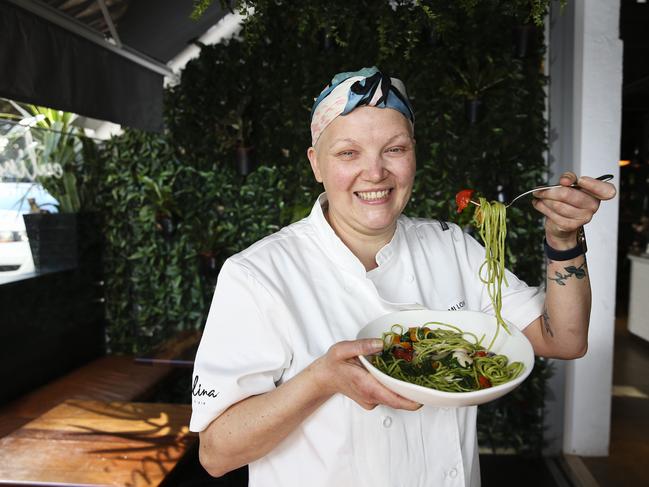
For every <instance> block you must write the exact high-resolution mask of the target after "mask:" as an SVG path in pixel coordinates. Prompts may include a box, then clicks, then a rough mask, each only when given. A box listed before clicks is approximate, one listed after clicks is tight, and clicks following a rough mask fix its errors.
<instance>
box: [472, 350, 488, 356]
mask: <svg viewBox="0 0 649 487" xmlns="http://www.w3.org/2000/svg"><path fill="white" fill-rule="evenodd" d="M473 356H474V357H486V356H487V352H485V351H484V350H478V351H477V352H476V353H474V354H473Z"/></svg>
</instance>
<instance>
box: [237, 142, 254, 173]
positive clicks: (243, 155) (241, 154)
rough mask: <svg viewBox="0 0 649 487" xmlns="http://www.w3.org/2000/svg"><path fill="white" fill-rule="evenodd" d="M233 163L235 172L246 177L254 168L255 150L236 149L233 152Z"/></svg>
mask: <svg viewBox="0 0 649 487" xmlns="http://www.w3.org/2000/svg"><path fill="white" fill-rule="evenodd" d="M235 163H236V167H237V171H238V172H239V174H241V175H242V176H247V175H248V174H250V173H251V172H252V171H254V170H255V167H256V165H257V164H256V158H255V148H254V147H241V146H240V147H237V148H236V152H235Z"/></svg>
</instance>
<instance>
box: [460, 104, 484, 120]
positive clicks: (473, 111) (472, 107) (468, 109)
mask: <svg viewBox="0 0 649 487" xmlns="http://www.w3.org/2000/svg"><path fill="white" fill-rule="evenodd" d="M483 111H484V110H483V103H482V100H480V99H478V98H476V99H469V98H467V99H466V100H465V101H464V114H465V116H466V119H467V121H468V122H469V124H470V125H475V124H476V123H478V122H479V121H480V120H482V115H483Z"/></svg>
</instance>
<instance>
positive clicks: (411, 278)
mask: <svg viewBox="0 0 649 487" xmlns="http://www.w3.org/2000/svg"><path fill="white" fill-rule="evenodd" d="M414 280H415V276H413V275H412V274H408V282H413V281H414Z"/></svg>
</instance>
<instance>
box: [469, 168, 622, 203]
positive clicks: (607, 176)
mask: <svg viewBox="0 0 649 487" xmlns="http://www.w3.org/2000/svg"><path fill="white" fill-rule="evenodd" d="M595 179H597V180H599V181H610V180H611V179H613V175H612V174H604V175H602V176H600V177H598V178H595ZM562 186H563V185H562V184H552V185H550V186H539V187H538V188H533V189H530V190H529V191H525V192H524V193H521V194H519V195H518V196H517V197H516V198H514V199H513V200H511V201H510V202H509V203H507V204H506V205H505V208H509V207H510V206H512V205H513V204H514V202H515V201H516V200H518V199H520V198H522V197H523V196H526V195H528V194H530V193H534V192H535V191H542V190H544V189H552V188H560V187H562ZM567 187H568V188H576V189H581V186H579V185H578V184H577V183H572V184H571V185H570V186H567ZM471 203H473V204H474V205H476V206H480V203H478V202H477V201H473V200H471Z"/></svg>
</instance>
